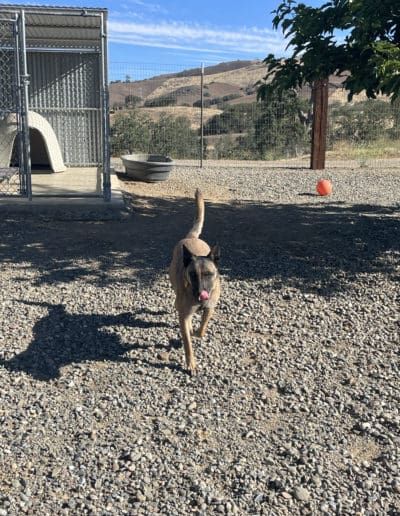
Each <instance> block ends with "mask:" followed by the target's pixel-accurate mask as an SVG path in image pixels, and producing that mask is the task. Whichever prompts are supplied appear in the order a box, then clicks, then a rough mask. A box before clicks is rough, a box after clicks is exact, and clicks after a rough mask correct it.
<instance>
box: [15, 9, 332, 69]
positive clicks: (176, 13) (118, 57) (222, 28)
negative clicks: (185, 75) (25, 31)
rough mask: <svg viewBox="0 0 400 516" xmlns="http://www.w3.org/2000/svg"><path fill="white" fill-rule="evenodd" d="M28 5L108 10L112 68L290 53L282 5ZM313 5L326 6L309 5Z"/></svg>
mask: <svg viewBox="0 0 400 516" xmlns="http://www.w3.org/2000/svg"><path fill="white" fill-rule="evenodd" d="M5 3H21V4H29V5H53V6H71V7H82V6H84V7H103V8H107V9H108V13H109V25H108V36H109V61H110V67H111V68H112V69H118V67H119V66H120V68H121V70H122V69H124V67H126V68H128V67H127V65H128V64H129V63H151V64H157V65H160V66H167V65H170V66H171V67H174V70H173V71H175V69H186V68H191V67H194V66H199V65H200V64H201V63H204V64H205V66H208V65H212V64H216V63H220V62H223V61H235V60H238V59H263V58H264V57H265V56H266V55H267V54H269V53H273V54H275V55H276V56H283V55H284V54H285V46H286V43H285V40H284V38H283V36H282V34H281V33H280V32H279V31H275V30H274V29H273V27H272V18H273V15H272V14H271V11H272V10H273V9H275V8H276V7H277V6H278V5H279V4H280V0H264V1H259V0H242V1H241V2H237V3H236V2H233V1H232V0H230V1H228V0H202V1H191V0H159V1H157V0H154V1H153V0H150V1H146V0H121V1H120V2H119V1H118V0H103V1H98V0H84V1H80V0H77V1H76V0H66V1H58V0H51V1H49V2H46V0H41V1H38V2H35V1H28V2H23V1H21V2H14V1H11V2H5ZM305 3H306V4H308V5H313V6H316V5H320V4H322V3H323V1H322V0H321V1H318V0H305Z"/></svg>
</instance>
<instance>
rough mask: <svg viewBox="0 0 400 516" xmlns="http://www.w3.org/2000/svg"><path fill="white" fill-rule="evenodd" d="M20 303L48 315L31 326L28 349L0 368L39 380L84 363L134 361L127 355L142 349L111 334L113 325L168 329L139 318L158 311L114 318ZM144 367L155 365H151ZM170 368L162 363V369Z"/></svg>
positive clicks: (158, 323)
mask: <svg viewBox="0 0 400 516" xmlns="http://www.w3.org/2000/svg"><path fill="white" fill-rule="evenodd" d="M23 303H24V304H27V305H34V306H41V307H43V308H46V309H47V311H48V313H47V315H45V316H44V317H42V318H41V319H40V320H38V321H37V322H36V323H35V325H34V327H33V339H32V341H31V342H30V344H29V345H28V347H27V348H26V349H25V350H24V351H22V352H21V353H18V354H17V355H15V356H14V357H12V358H10V359H9V360H0V365H2V366H3V367H5V368H6V369H8V370H9V371H13V372H25V373H26V374H28V375H30V376H31V377H32V378H34V379H36V380H40V381H50V380H54V379H57V378H59V377H60V376H61V373H60V371H61V368H62V367H64V366H66V365H69V364H77V363H81V362H87V361H97V362H99V361H104V362H105V361H107V362H131V361H134V359H131V358H130V357H129V356H127V353H128V352H129V351H131V350H135V349H144V346H142V345H140V344H138V343H135V344H124V343H123V342H121V338H120V336H119V334H118V331H115V327H116V326H123V327H124V328H133V327H134V328H140V329H143V330H146V329H150V328H163V327H169V324H167V323H164V322H158V321H152V322H149V321H146V320H144V319H143V318H141V317H139V316H140V315H142V314H144V312H146V314H147V315H155V316H159V315H161V314H160V312H153V311H146V310H140V311H138V313H121V314H118V315H105V314H71V313H68V312H67V311H66V309H65V307H64V306H63V305H62V304H56V305H52V304H49V303H44V302H43V303H42V302H28V301H23ZM147 347H148V346H146V348H147ZM166 349H167V350H168V348H166ZM148 365H149V366H155V367H156V366H157V364H154V363H152V364H150V363H149V364H148ZM160 365H161V364H160ZM162 365H164V364H162ZM171 365H172V364H165V366H166V367H169V366H171Z"/></svg>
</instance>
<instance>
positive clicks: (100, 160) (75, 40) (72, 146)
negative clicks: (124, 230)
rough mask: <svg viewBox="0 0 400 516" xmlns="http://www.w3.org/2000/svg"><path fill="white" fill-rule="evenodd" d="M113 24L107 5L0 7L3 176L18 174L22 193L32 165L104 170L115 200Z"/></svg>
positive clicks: (26, 189)
mask: <svg viewBox="0 0 400 516" xmlns="http://www.w3.org/2000/svg"><path fill="white" fill-rule="evenodd" d="M106 21H107V11H106V10H105V9H88V8H70V7H68V8H62V7H36V6H25V5H4V4H3V5H0V71H1V73H0V181H1V178H2V177H9V176H10V175H11V174H12V173H13V172H15V171H17V174H18V175H19V179H20V181H19V189H20V194H21V195H26V196H28V197H30V196H31V195H32V194H31V192H32V190H31V170H35V169H38V168H39V169H43V168H47V169H48V171H53V172H62V171H64V170H65V169H66V168H67V167H68V168H70V167H86V170H87V167H97V168H100V169H101V172H102V179H103V181H102V185H103V191H102V195H103V196H104V199H105V200H109V198H110V192H111V188H110V159H109V143H108V142H109V113H108V77H107V41H106V34H107V30H106V29H107V27H106ZM84 170H85V169H83V172H82V173H85V172H84ZM0 193H1V182H0Z"/></svg>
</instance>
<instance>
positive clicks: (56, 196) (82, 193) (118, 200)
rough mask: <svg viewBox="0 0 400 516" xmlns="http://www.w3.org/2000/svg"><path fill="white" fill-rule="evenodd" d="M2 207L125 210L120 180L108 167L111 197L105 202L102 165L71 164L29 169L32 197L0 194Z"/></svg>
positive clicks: (100, 210)
mask: <svg viewBox="0 0 400 516" xmlns="http://www.w3.org/2000/svg"><path fill="white" fill-rule="evenodd" d="M1 207H7V208H16V209H32V210H33V211H34V210H37V209H39V208H45V209H50V208H51V207H53V208H60V209H61V208H63V209H75V208H80V209H88V210H91V211H93V210H94V209H96V211H97V212H98V213H99V214H101V212H102V211H103V212H110V211H116V212H117V211H120V212H123V211H125V204H124V200H123V196H122V191H121V188H120V185H119V180H118V177H117V175H116V174H115V171H114V170H113V169H111V201H109V202H105V201H104V199H103V192H102V174H101V169H99V168H97V167H74V168H68V169H67V170H66V171H65V172H59V173H53V172H49V171H47V170H46V171H45V170H42V171H34V172H33V173H32V201H29V200H28V199H26V198H22V197H18V196H15V197H14V196H13V197H0V209H1Z"/></svg>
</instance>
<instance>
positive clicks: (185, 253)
mask: <svg viewBox="0 0 400 516" xmlns="http://www.w3.org/2000/svg"><path fill="white" fill-rule="evenodd" d="M182 254H183V266H184V267H185V268H186V267H187V266H188V265H189V263H190V262H191V261H192V258H193V254H192V253H191V252H190V251H189V249H188V248H187V247H186V246H185V244H183V246H182Z"/></svg>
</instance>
